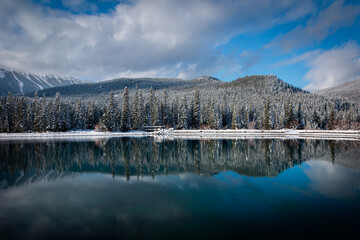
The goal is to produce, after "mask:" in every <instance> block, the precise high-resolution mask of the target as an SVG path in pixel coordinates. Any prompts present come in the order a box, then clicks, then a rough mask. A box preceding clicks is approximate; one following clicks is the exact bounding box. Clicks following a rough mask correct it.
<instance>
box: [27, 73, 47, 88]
mask: <svg viewBox="0 0 360 240" xmlns="http://www.w3.org/2000/svg"><path fill="white" fill-rule="evenodd" d="M33 76H34V77H36V78H37V79H38V80H39V81H40V82H41V79H40V78H39V77H37V76H36V75H33ZM29 80H30V81H31V82H33V83H34V84H36V85H37V86H38V87H39V88H40V90H43V89H44V87H43V86H41V85H40V84H38V83H36V82H34V81H33V80H32V79H31V78H29Z"/></svg>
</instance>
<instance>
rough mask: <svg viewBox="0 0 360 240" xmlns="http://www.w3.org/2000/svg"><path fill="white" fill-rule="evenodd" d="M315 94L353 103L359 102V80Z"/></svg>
mask: <svg viewBox="0 0 360 240" xmlns="http://www.w3.org/2000/svg"><path fill="white" fill-rule="evenodd" d="M316 93H317V94H320V95H323V96H326V97H329V98H346V99H349V100H351V101H354V102H360V79H358V80H354V81H350V82H346V83H343V84H340V85H337V86H335V87H331V88H326V89H323V90H320V91H318V92H316Z"/></svg>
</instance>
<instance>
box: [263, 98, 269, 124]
mask: <svg viewBox="0 0 360 240" xmlns="http://www.w3.org/2000/svg"><path fill="white" fill-rule="evenodd" d="M263 119H264V120H263V128H264V129H265V130H268V129H270V100H269V99H268V100H266V102H265V106H264V118H263Z"/></svg>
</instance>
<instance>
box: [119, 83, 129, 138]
mask: <svg viewBox="0 0 360 240" xmlns="http://www.w3.org/2000/svg"><path fill="white" fill-rule="evenodd" d="M121 111H122V112H121V127H120V130H121V131H123V132H127V131H129V130H130V129H131V125H130V109H129V90H128V88H127V87H125V88H124V96H123V105H122V109H121Z"/></svg>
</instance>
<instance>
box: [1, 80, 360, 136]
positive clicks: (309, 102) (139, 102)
mask: <svg viewBox="0 0 360 240" xmlns="http://www.w3.org/2000/svg"><path fill="white" fill-rule="evenodd" d="M39 95H40V94H38V93H37V92H35V93H34V96H33V97H30V96H24V95H13V94H11V93H8V94H7V95H3V96H2V97H1V99H0V103H1V104H0V132H5V133H6V132H45V131H54V132H59V131H69V130H83V129H95V130H96V131H124V132H125V131H132V130H141V129H142V127H144V126H164V127H166V128H174V129H283V128H289V129H327V130H335V129H360V113H359V108H358V104H357V103H356V102H355V103H354V102H351V101H348V100H346V99H341V98H334V99H331V98H326V97H323V96H320V95H317V94H314V93H310V92H307V91H304V90H301V89H299V88H296V87H293V86H292V85H289V84H287V83H285V82H283V81H281V80H279V79H278V78H277V77H275V76H272V75H270V76H249V77H244V78H240V79H237V80H235V81H233V82H229V83H225V82H221V81H217V82H211V83H207V84H200V85H197V86H192V87H190V88H176V87H166V86H164V87H162V88H160V87H158V88H156V89H155V88H153V87H152V86H150V87H141V88H139V87H138V86H137V85H136V86H134V87H132V86H129V87H127V86H125V87H124V88H123V89H120V90H119V89H118V90H114V91H113V90H111V89H110V90H109V91H108V93H107V94H106V95H102V96H101V97H91V98H89V97H88V98H86V97H79V96H78V97H71V96H67V97H62V96H61V93H60V92H57V93H56V95H55V97H48V96H45V93H44V94H43V95H40V96H39Z"/></svg>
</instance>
